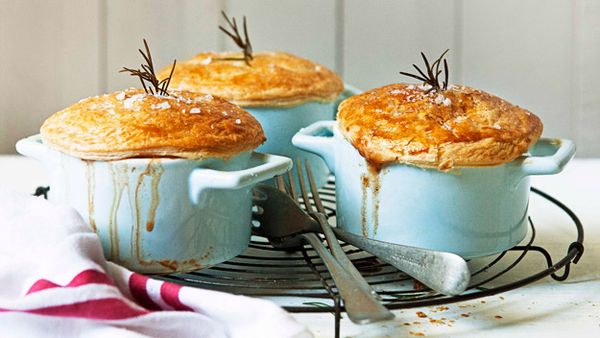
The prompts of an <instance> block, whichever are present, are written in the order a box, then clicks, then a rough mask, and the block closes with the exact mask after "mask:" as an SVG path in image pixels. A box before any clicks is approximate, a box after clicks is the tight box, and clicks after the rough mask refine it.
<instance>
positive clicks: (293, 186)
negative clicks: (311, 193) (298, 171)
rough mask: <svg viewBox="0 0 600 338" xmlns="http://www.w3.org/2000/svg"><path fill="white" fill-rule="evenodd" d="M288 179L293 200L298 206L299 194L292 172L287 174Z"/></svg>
mask: <svg viewBox="0 0 600 338" xmlns="http://www.w3.org/2000/svg"><path fill="white" fill-rule="evenodd" d="M287 177H288V182H289V183H290V195H292V198H293V199H294V201H295V202H296V204H298V192H296V184H294V176H292V171H291V170H290V171H288V172H287Z"/></svg>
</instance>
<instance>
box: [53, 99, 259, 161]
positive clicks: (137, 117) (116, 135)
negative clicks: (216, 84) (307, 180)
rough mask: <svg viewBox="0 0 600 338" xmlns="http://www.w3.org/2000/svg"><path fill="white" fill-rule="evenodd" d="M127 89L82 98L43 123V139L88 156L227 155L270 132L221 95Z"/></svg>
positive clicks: (248, 147) (250, 146) (253, 145)
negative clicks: (165, 94)
mask: <svg viewBox="0 0 600 338" xmlns="http://www.w3.org/2000/svg"><path fill="white" fill-rule="evenodd" d="M169 93H170V94H171V95H170V96H158V95H150V94H146V93H145V92H144V91H143V90H140V89H127V90H124V91H118V92H114V93H112V94H107V95H102V96H95V97H90V98H87V99H84V100H81V101H80V102H79V103H76V104H74V105H72V106H70V107H67V108H65V109H63V110H61V111H59V112H57V113H55V114H53V115H52V116H50V117H49V118H48V119H47V120H46V121H45V122H44V124H43V125H42V128H41V135H42V139H43V141H44V143H46V144H48V145H49V146H50V147H52V148H55V149H58V150H60V151H62V152H64V153H67V154H69V155H73V156H76V157H79V158H82V159H88V160H117V159H123V158H132V157H182V158H188V159H202V158H206V157H219V158H228V157H231V156H235V155H237V154H238V153H240V152H242V151H247V150H251V149H254V148H256V147H257V146H259V145H260V144H262V143H263V142H264V141H265V140H266V138H265V135H264V133H263V130H262V127H261V126H260V124H259V123H258V121H256V119H255V118H254V117H252V115H250V114H249V113H248V112H246V111H245V110H243V109H241V108H239V107H238V106H235V105H233V104H231V103H229V102H227V101H225V100H223V99H221V98H219V97H216V96H212V95H204V94H199V93H191V92H185V91H170V92H169Z"/></svg>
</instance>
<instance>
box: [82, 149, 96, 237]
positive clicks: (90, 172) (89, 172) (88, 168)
mask: <svg viewBox="0 0 600 338" xmlns="http://www.w3.org/2000/svg"><path fill="white" fill-rule="evenodd" d="M84 162H85V174H86V176H87V183H88V184H87V189H88V196H87V199H88V218H89V222H90V226H91V227H92V230H94V232H97V231H96V230H97V227H96V215H95V213H96V211H95V209H96V207H95V205H94V193H95V192H96V187H95V184H96V181H95V179H94V174H95V173H94V161H89V160H84Z"/></svg>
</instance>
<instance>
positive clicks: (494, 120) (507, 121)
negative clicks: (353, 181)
mask: <svg viewBox="0 0 600 338" xmlns="http://www.w3.org/2000/svg"><path fill="white" fill-rule="evenodd" d="M430 88H431V87H429V86H428V85H422V86H418V85H409V84H391V85H387V86H384V87H380V88H376V89H373V90H370V91H367V92H364V93H362V94H360V95H356V96H352V97H350V98H349V99H347V100H345V101H344V102H342V103H341V105H340V106H339V110H338V120H339V127H340V131H341V132H342V134H343V135H344V136H345V137H346V138H347V139H348V140H349V141H350V143H352V144H353V145H354V147H355V148H356V149H357V150H358V151H359V153H360V154H361V155H362V156H363V157H365V158H366V159H367V160H369V161H371V162H374V163H378V164H383V163H389V162H401V163H410V164H414V165H418V166H422V167H437V168H438V169H440V170H449V169H451V168H453V167H477V166H493V165H498V164H502V163H506V162H510V161H512V160H514V159H515V158H517V157H519V156H520V155H522V154H523V153H525V152H527V149H528V148H529V146H530V145H531V144H533V143H534V142H536V141H537V139H538V138H539V136H540V134H541V133H542V123H541V121H540V119H539V118H538V117H537V116H535V115H533V114H532V113H531V112H529V111H527V110H525V109H523V108H520V107H518V106H514V105H512V104H510V103H508V102H506V101H505V100H503V99H501V98H499V97H497V96H494V95H491V94H489V93H486V92H483V91H481V90H477V89H473V88H469V87H465V86H452V85H451V86H449V88H448V90H446V91H443V92H441V93H437V92H436V91H430V92H427V91H428V90H429V89H430Z"/></svg>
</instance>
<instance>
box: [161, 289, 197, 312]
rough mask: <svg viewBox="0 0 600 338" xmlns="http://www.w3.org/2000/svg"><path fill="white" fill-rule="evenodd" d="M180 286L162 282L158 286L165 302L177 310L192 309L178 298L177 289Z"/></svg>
mask: <svg viewBox="0 0 600 338" xmlns="http://www.w3.org/2000/svg"><path fill="white" fill-rule="evenodd" d="M181 288H182V286H181V285H177V284H173V283H168V282H164V283H163V284H162V285H161V286H160V296H161V297H162V299H163V300H164V301H165V303H167V304H169V305H170V306H172V307H173V309H175V310H177V311H194V310H193V309H192V308H191V307H189V306H187V305H185V304H183V303H182V302H181V300H180V299H179V291H180V290H181Z"/></svg>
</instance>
